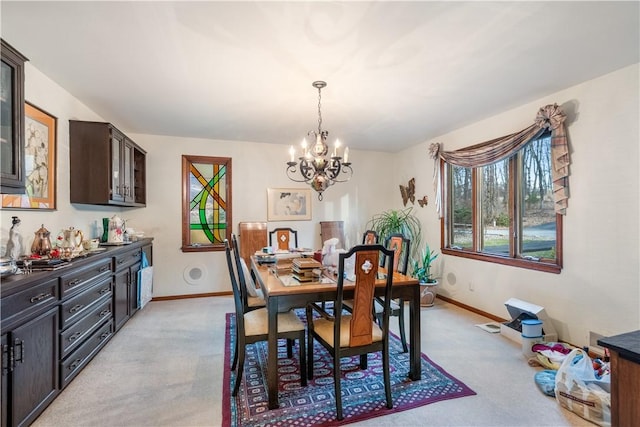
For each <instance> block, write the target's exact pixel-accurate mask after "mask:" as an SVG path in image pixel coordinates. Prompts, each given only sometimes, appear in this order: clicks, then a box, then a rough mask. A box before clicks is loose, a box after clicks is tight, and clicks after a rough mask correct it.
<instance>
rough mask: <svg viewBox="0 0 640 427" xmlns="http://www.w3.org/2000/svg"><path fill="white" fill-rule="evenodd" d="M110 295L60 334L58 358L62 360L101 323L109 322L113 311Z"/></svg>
mask: <svg viewBox="0 0 640 427" xmlns="http://www.w3.org/2000/svg"><path fill="white" fill-rule="evenodd" d="M112 304H113V301H112V299H111V293H109V294H108V296H106V297H105V298H104V300H103V301H102V302H101V303H99V304H98V305H96V307H95V308H94V309H92V310H91V311H90V312H89V313H87V315H86V316H85V317H84V318H82V319H81V320H79V321H78V322H76V323H75V324H74V325H72V326H71V327H69V328H68V329H67V330H66V331H64V332H62V333H61V334H60V358H61V359H64V358H65V357H66V356H67V355H68V354H69V353H71V352H72V351H73V350H74V349H76V348H77V347H78V346H79V345H80V344H81V343H82V342H83V341H84V340H85V339H86V338H87V337H88V336H89V335H91V333H93V331H95V330H96V329H98V328H99V327H100V325H101V324H102V323H104V322H105V321H107V320H111V317H112V313H113V310H112V309H111V305H112Z"/></svg>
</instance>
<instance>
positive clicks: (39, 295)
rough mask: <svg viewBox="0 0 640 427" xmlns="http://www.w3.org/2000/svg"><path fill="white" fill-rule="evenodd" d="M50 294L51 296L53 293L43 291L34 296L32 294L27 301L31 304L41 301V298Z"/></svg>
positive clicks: (45, 297)
mask: <svg viewBox="0 0 640 427" xmlns="http://www.w3.org/2000/svg"><path fill="white" fill-rule="evenodd" d="M51 296H53V294H52V293H51V292H43V293H41V294H38V295H36V296H34V297H31V298H30V299H29V302H30V303H31V304H33V303H34V302H39V301H42V300H43V299H47V298H49V297H51Z"/></svg>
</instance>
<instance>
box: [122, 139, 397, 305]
mask: <svg viewBox="0 0 640 427" xmlns="http://www.w3.org/2000/svg"><path fill="white" fill-rule="evenodd" d="M130 136H131V137H132V139H134V140H135V141H136V143H138V144H139V145H141V146H142V147H144V148H145V149H146V150H147V189H148V190H147V207H146V209H130V210H129V211H128V212H127V213H126V214H125V217H126V218H128V219H131V221H130V223H131V224H132V225H133V226H134V227H135V228H139V229H141V230H143V231H144V232H145V234H146V235H149V236H153V237H154V239H155V240H154V264H155V268H154V270H155V271H154V273H155V278H154V296H165V295H183V294H197V293H205V292H222V291H229V290H230V289H231V288H230V284H229V279H228V273H227V267H226V260H225V257H224V252H203V253H193V252H189V253H182V252H181V250H180V246H181V242H182V230H181V221H182V216H181V215H182V210H181V209H182V206H181V200H182V195H181V194H182V193H181V191H182V184H181V167H182V166H181V159H182V155H183V154H185V155H198V156H218V157H231V158H232V180H233V187H232V190H233V194H232V199H233V212H232V214H233V231H234V232H235V233H237V232H238V226H237V224H238V223H239V222H242V221H266V220H267V188H290V187H297V188H301V187H303V184H299V183H295V182H292V181H290V180H289V179H288V178H287V176H286V174H285V168H286V161H287V160H288V148H289V147H288V146H287V145H274V144H258V143H249V142H229V141H214V140H204V139H188V138H177V137H162V136H154V135H134V134H130ZM294 138H297V136H292V139H294ZM386 157H387V156H385V155H384V154H382V153H372V152H358V151H352V152H351V153H350V158H352V161H353V168H354V170H355V172H354V176H353V178H352V179H351V180H350V181H349V182H348V183H342V184H336V185H335V186H333V187H331V188H329V189H328V190H327V191H325V193H324V199H323V201H322V202H320V201H318V200H317V198H316V197H315V195H314V198H313V201H312V207H311V211H312V220H311V221H292V222H288V223H283V222H269V224H268V226H269V228H270V229H271V228H275V227H277V226H282V225H287V226H291V227H292V228H295V229H296V230H298V244H299V245H300V246H302V247H308V248H320V247H321V246H322V243H321V241H320V226H319V221H325V220H327V221H331V220H344V221H345V233H346V239H347V242H348V244H355V243H357V242H358V241H359V239H360V238H361V233H362V231H364V226H365V223H366V221H367V219H368V217H369V212H370V211H372V210H373V211H375V209H382V207H383V206H384V203H383V200H384V198H377V197H372V196H375V195H377V194H387V193H388V192H389V190H388V189H389V188H390V186H391V184H390V183H388V182H386V181H385V179H384V176H383V175H382V174H380V173H378V169H379V168H378V167H377V165H379V164H381V163H382V162H383V161H384V160H385V159H386ZM194 267H198V268H200V269H201V270H202V271H205V272H206V276H207V277H206V279H201V280H199V281H195V283H193V282H194V281H191V282H192V283H189V281H188V280H185V278H184V272H185V270H190V269H192V268H194Z"/></svg>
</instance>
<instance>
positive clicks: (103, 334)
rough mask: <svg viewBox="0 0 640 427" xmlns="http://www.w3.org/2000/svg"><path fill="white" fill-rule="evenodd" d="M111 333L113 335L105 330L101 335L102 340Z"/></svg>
mask: <svg viewBox="0 0 640 427" xmlns="http://www.w3.org/2000/svg"><path fill="white" fill-rule="evenodd" d="M109 335H111V334H110V333H109V332H103V333H102V335H100V341H102V340H103V339H105V338H107V337H108V336H109Z"/></svg>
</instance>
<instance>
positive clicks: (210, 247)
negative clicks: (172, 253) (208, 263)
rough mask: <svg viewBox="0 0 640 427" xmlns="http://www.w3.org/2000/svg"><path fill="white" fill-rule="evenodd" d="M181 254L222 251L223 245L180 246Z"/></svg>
mask: <svg viewBox="0 0 640 427" xmlns="http://www.w3.org/2000/svg"><path fill="white" fill-rule="evenodd" d="M180 250H181V251H182V252H214V251H224V245H189V246H181V247H180Z"/></svg>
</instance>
